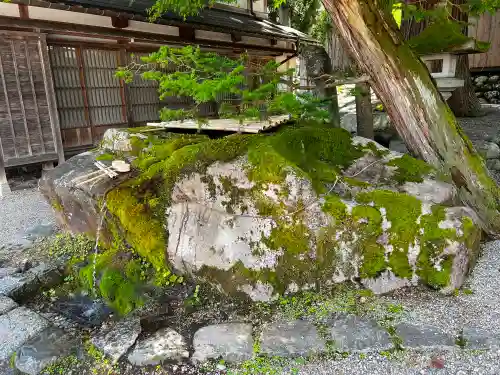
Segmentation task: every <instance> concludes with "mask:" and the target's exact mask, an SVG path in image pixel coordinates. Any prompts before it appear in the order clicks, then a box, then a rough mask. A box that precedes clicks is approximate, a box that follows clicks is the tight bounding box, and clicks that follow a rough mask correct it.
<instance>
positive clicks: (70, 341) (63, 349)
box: [14, 327, 76, 375]
mask: <svg viewBox="0 0 500 375" xmlns="http://www.w3.org/2000/svg"><path fill="white" fill-rule="evenodd" d="M75 344H76V340H75V339H74V338H71V337H70V336H69V335H68V334H66V333H65V332H64V331H63V330H62V329H59V328H55V327H49V328H47V329H46V330H44V331H42V332H41V333H40V334H39V335H37V336H36V337H34V338H33V339H31V340H28V342H26V343H25V344H24V345H23V346H22V347H21V348H20V349H19V350H18V351H17V353H16V358H15V361H14V364H15V366H16V368H17V369H18V370H19V371H21V372H22V373H25V374H28V375H38V374H40V373H41V371H42V370H43V369H44V368H46V367H47V366H50V365H51V364H53V363H54V362H56V361H57V360H59V359H61V358H62V357H65V356H66V355H68V354H69V353H70V352H71V350H72V349H73V348H74V346H75Z"/></svg>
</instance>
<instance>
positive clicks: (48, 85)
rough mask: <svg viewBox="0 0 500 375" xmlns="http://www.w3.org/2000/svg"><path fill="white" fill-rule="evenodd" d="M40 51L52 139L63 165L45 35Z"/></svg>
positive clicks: (42, 36) (59, 130)
mask: <svg viewBox="0 0 500 375" xmlns="http://www.w3.org/2000/svg"><path fill="white" fill-rule="evenodd" d="M38 51H39V53H40V64H41V66H42V73H43V81H44V83H45V92H46V93H47V104H48V107H49V108H48V109H49V117H50V125H51V128H52V137H53V139H54V146H55V149H56V153H57V159H58V161H59V164H62V163H64V149H63V145H62V137H61V126H60V124H59V115H58V113H57V103H56V92H55V90H54V80H53V79H52V70H51V68H50V59H49V51H48V48H47V41H46V39H45V35H40V36H39V39H38ZM45 155H47V154H45ZM46 161H50V160H46Z"/></svg>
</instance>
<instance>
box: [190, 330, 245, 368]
mask: <svg viewBox="0 0 500 375" xmlns="http://www.w3.org/2000/svg"><path fill="white" fill-rule="evenodd" d="M193 347H194V350H195V352H194V354H193V358H192V360H193V361H195V362H205V361H206V360H207V359H211V358H215V359H216V358H219V357H221V358H222V359H223V360H225V361H228V362H243V361H246V360H248V359H250V358H252V355H253V338H252V325H251V324H240V323H229V324H217V325H211V326H207V327H203V328H200V329H199V330H198V331H197V332H196V333H195V335H194V339H193Z"/></svg>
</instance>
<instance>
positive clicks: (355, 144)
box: [47, 125, 480, 301]
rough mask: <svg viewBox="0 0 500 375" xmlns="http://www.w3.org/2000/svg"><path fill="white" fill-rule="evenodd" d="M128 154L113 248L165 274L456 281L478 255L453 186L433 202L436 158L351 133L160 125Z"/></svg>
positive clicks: (270, 294) (223, 286)
mask: <svg viewBox="0 0 500 375" xmlns="http://www.w3.org/2000/svg"><path fill="white" fill-rule="evenodd" d="M131 150H132V151H130V152H129V153H128V154H127V155H126V156H127V157H131V158H135V159H134V161H133V166H134V172H133V173H132V174H131V178H129V179H128V180H126V181H124V182H123V183H121V184H120V185H119V186H116V187H113V188H111V189H110V190H109V192H107V195H106V201H107V207H108V209H109V215H108V216H109V217H108V218H107V220H106V223H107V225H106V229H107V232H108V237H109V241H108V245H106V246H108V247H112V244H116V243H118V244H120V243H121V244H125V247H124V248H128V249H129V251H131V252H132V253H133V254H134V256H133V257H138V259H143V260H145V261H147V262H148V263H149V264H151V265H152V266H153V269H154V270H155V272H156V273H157V274H160V275H164V277H163V279H164V280H165V278H166V280H167V281H169V280H171V279H170V278H171V277H174V279H177V278H178V277H179V276H180V275H185V276H187V277H190V278H193V279H195V280H196V281H197V282H209V283H212V284H214V285H215V286H217V287H218V288H219V289H220V290H221V291H223V292H225V293H228V294H231V295H235V296H244V297H246V298H249V299H251V300H255V301H268V300H271V299H274V298H277V297H278V296H279V295H282V294H284V293H289V292H296V291H299V290H306V289H314V288H318V287H321V286H322V285H330V284H333V283H338V282H343V281H346V280H358V279H361V281H362V282H363V283H365V285H370V284H372V285H374V284H373V282H374V281H376V280H377V279H379V280H381V279H382V277H387V275H389V276H390V277H389V278H391V279H392V280H396V281H397V280H403V281H404V280H406V281H404V282H396V283H394V285H402V284H405V285H406V284H411V283H413V284H414V283H416V282H418V281H422V282H424V283H426V284H428V285H430V286H432V287H434V288H438V289H443V290H447V291H448V290H451V289H454V288H456V287H459V286H460V285H459V284H461V282H463V275H464V274H465V273H466V272H467V270H468V267H469V264H472V263H473V260H474V259H475V254H477V251H478V243H477V242H478V241H477V238H478V237H479V233H480V230H479V229H478V228H477V227H476V226H475V225H474V222H473V219H472V218H471V217H470V215H468V214H467V212H466V211H464V210H462V211H459V210H455V211H453V214H452V213H450V212H449V211H450V210H451V208H449V207H446V206H444V205H445V204H450V203H451V202H453V199H452V198H453V197H451V196H450V195H453V194H454V190H453V189H452V188H450V189H449V192H448V193H447V194H443V197H445V196H446V202H443V201H442V200H441V199H434V200H429V199H427V198H425V199H424V198H423V197H428V195H429V194H428V192H429V189H431V190H432V184H433V183H434V182H435V183H436V184H437V183H439V184H440V187H441V188H443V186H444V185H446V183H444V182H437V181H436V180H435V178H434V174H435V173H434V171H433V169H432V168H431V167H429V166H428V165H427V164H425V163H424V162H422V161H418V160H415V159H413V158H411V157H409V156H406V155H405V156H402V155H401V154H397V153H392V152H390V151H388V150H386V149H384V148H383V147H381V146H380V145H377V144H375V143H374V142H371V141H368V140H363V139H359V138H357V139H353V138H351V136H350V134H349V133H348V132H346V131H344V130H342V129H333V128H322V127H311V126H298V125H296V126H289V127H287V128H284V129H282V130H280V131H278V132H276V133H273V134H258V135H231V136H227V137H224V138H219V139H209V138H208V137H206V136H202V135H181V134H168V133H164V132H157V131H155V132H145V133H144V135H143V136H140V137H137V136H135V137H134V139H133V142H131ZM88 157H89V158H95V157H96V155H95V154H89V155H88ZM49 178H50V177H49ZM443 184H444V185H443ZM445 187H446V186H445ZM49 190H51V189H49ZM53 193H54V192H53V191H52V190H51V191H50V192H47V195H48V196H49V197H50V199H57V201H58V202H62V211H64V210H65V206H64V201H65V200H64V199H60V197H59V196H58V195H60V193H56V194H55V196H54V194H53ZM68 194H71V193H68ZM102 198H103V197H102V195H100V196H97V197H95V199H96V201H98V200H99V199H102ZM442 199H443V200H444V199H445V198H442ZM117 246H118V245H117ZM115 247H116V246H115ZM116 253H117V254H118V253H120V254H121V253H122V252H116ZM128 261H130V260H128ZM115 268H116V267H115ZM174 272H175V273H176V274H177V276H176V275H174V274H173V273H174ZM161 279H162V277H160V281H161ZM160 284H161V282H160ZM382 289H383V288H382ZM389 289H390V288H389Z"/></svg>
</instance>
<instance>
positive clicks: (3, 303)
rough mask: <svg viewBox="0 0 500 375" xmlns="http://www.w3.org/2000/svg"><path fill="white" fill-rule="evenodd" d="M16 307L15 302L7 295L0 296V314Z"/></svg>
mask: <svg viewBox="0 0 500 375" xmlns="http://www.w3.org/2000/svg"><path fill="white" fill-rule="evenodd" d="M16 307H17V303H15V302H14V301H13V300H11V299H10V298H9V297H5V296H0V315H2V314H5V313H6V312H9V311H10V310H14V309H15V308H16ZM0 329H1V328H0Z"/></svg>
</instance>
